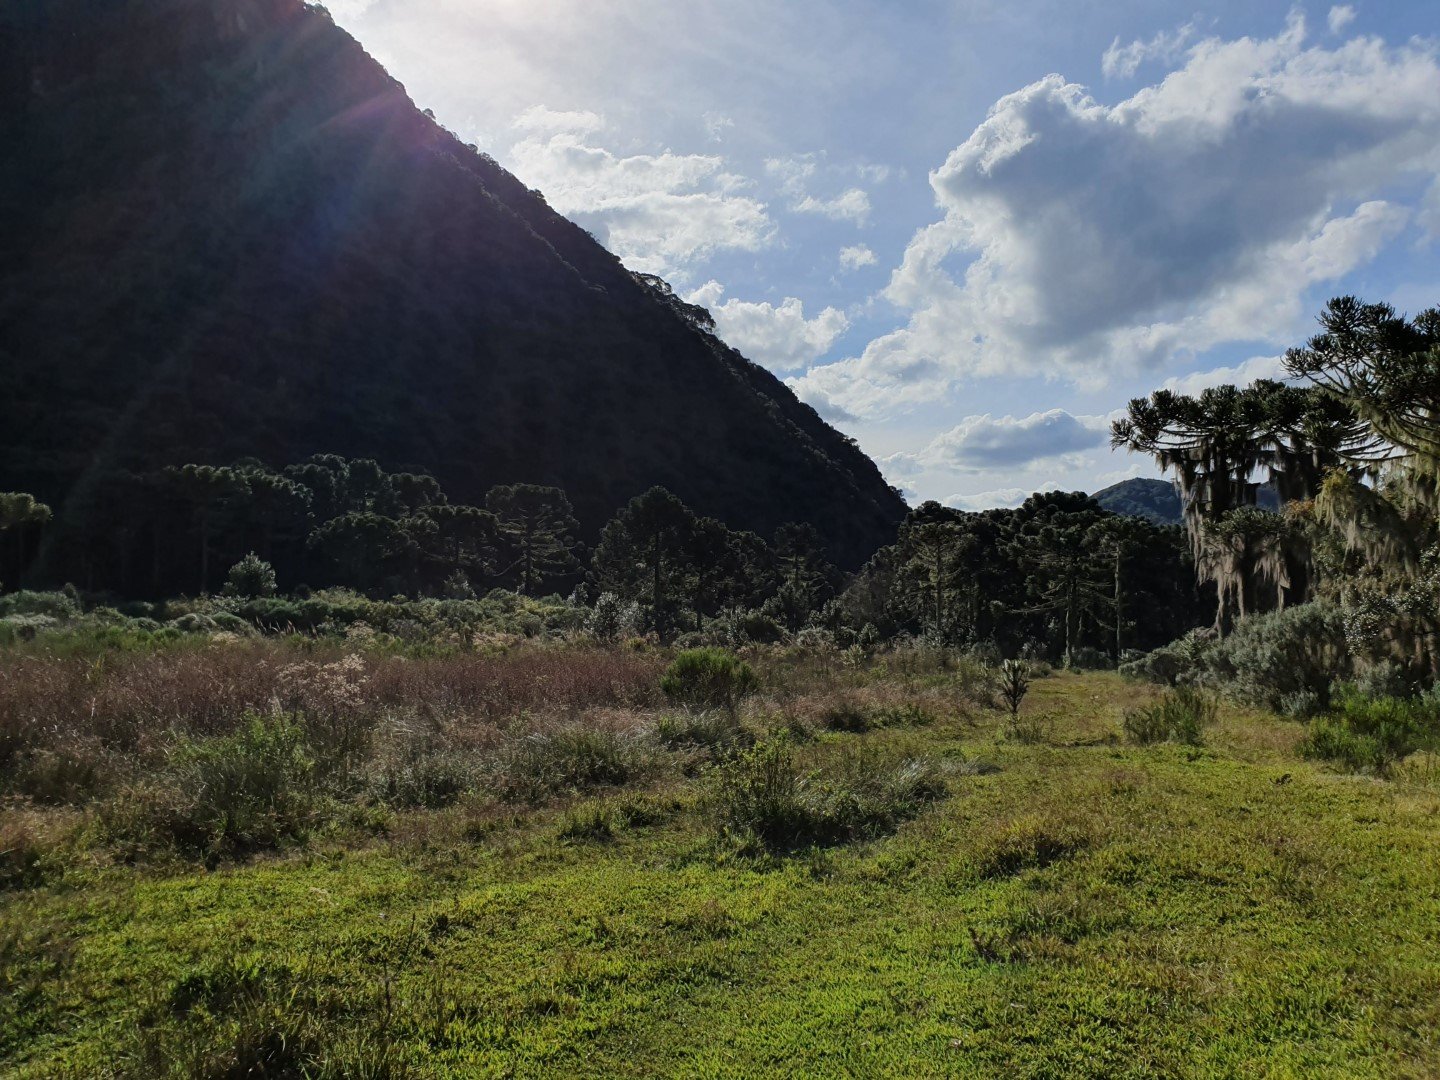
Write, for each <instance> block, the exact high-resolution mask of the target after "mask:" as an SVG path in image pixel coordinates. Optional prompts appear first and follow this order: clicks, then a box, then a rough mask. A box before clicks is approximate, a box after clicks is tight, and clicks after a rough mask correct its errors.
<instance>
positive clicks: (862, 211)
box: [790, 188, 870, 225]
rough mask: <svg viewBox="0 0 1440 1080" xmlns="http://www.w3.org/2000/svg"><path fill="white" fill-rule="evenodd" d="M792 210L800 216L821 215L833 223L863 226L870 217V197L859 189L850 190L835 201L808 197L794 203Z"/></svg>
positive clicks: (837, 196) (834, 199)
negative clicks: (848, 222) (846, 222)
mask: <svg viewBox="0 0 1440 1080" xmlns="http://www.w3.org/2000/svg"><path fill="white" fill-rule="evenodd" d="M790 209H792V210H794V211H795V212H796V213H800V214H819V215H821V216H822V217H827V218H829V219H830V220H831V221H853V222H854V223H855V224H857V225H863V224H865V222H866V220H867V219H868V218H869V217H870V196H869V195H868V194H866V193H865V192H864V191H861V190H860V189H859V188H850V189H849V190H848V191H843V192H841V193H840V194H839V195H836V196H835V197H834V198H833V199H817V198H816V197H815V196H813V195H806V196H805V197H804V198H803V199H801V200H799V201H798V202H796V203H793V204H792V205H791V207H790Z"/></svg>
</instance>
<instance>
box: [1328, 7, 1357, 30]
mask: <svg viewBox="0 0 1440 1080" xmlns="http://www.w3.org/2000/svg"><path fill="white" fill-rule="evenodd" d="M1354 21H1355V9H1354V8H1353V7H1352V6H1350V5H1349V4H1336V5H1335V6H1334V7H1332V8H1331V9H1330V17H1329V19H1328V20H1327V22H1328V23H1329V24H1330V33H1332V34H1339V33H1340V32H1341V31H1343V30H1344V29H1345V28H1346V27H1347V26H1349V25H1350V24H1351V23H1352V22H1354Z"/></svg>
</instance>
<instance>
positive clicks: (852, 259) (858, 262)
mask: <svg viewBox="0 0 1440 1080" xmlns="http://www.w3.org/2000/svg"><path fill="white" fill-rule="evenodd" d="M878 261H879V260H877V259H876V258H875V252H873V251H871V250H870V249H869V248H868V247H866V246H865V245H864V244H856V245H855V246H854V247H844V248H841V249H840V269H842V270H859V269H861V268H862V267H865V266H874V265H875V263H876V262H878Z"/></svg>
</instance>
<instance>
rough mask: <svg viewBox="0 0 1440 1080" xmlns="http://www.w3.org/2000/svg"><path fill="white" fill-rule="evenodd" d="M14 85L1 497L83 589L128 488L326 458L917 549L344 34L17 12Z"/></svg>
mask: <svg viewBox="0 0 1440 1080" xmlns="http://www.w3.org/2000/svg"><path fill="white" fill-rule="evenodd" d="M0 80H3V81H0V146H3V147H4V148H5V149H4V153H3V154H0V490H9V489H15V490H22V491H29V492H32V493H33V494H35V495H37V496H38V497H40V498H42V499H44V500H45V501H47V502H50V503H52V504H53V505H55V506H56V508H57V510H58V511H59V519H60V525H59V527H58V532H59V534H60V539H58V540H57V539H56V538H55V537H54V536H53V535H52V537H51V542H50V552H51V558H52V559H53V560H56V561H58V563H59V565H60V566H61V567H62V568H63V569H65V570H66V571H69V570H70V569H72V568H73V565H74V562H75V560H76V559H78V558H80V556H79V555H75V554H73V552H74V551H76V550H78V548H79V547H83V546H84V545H83V544H77V543H76V542H75V537H76V536H77V535H79V533H80V532H81V530H82V528H83V529H87V530H90V532H91V533H93V532H94V531H95V530H96V529H97V528H101V527H106V528H108V527H109V526H110V525H112V524H114V522H113V521H112V517H113V515H114V514H115V513H116V508H115V507H114V506H113V505H110V504H107V502H106V498H105V493H106V491H107V490H113V488H114V485H112V484H111V483H110V481H111V479H112V478H114V477H116V476H121V475H125V474H131V475H134V474H143V473H145V472H146V471H148V470H153V469H155V468H156V467H159V466H163V465H166V464H171V463H179V462H188V461H196V462H206V463H225V462H229V461H233V460H236V459H238V458H240V457H243V456H253V457H256V458H259V459H260V460H262V461H264V462H266V463H267V464H270V465H273V466H282V465H285V464H288V463H291V462H295V461H299V460H302V459H304V458H306V457H308V456H309V455H311V454H314V453H321V452H324V453H336V454H341V455H344V456H346V457H373V458H375V459H377V460H378V461H379V462H380V463H381V465H382V466H384V467H385V468H387V469H392V470H394V469H406V470H410V471H426V472H429V473H431V474H433V475H434V476H435V477H436V478H437V479H438V480H439V481H440V482H441V484H442V485H443V486H444V488H445V490H446V491H447V492H448V493H449V495H450V497H451V498H452V499H453V500H455V501H458V502H478V501H479V500H480V499H481V497H482V495H483V493H484V492H485V491H486V490H487V489H488V488H489V487H490V486H491V485H494V484H497V483H510V482H531V483H541V484H553V485H557V486H559V487H562V488H564V489H565V490H566V491H567V492H568V493H569V495H570V498H571V500H572V501H573V503H574V505H575V507H576V511H577V514H578V516H579V518H580V521H581V523H582V525H583V527H584V529H585V531H586V532H587V533H588V534H589V535H590V536H591V537H593V536H594V534H595V533H597V532H598V530H599V527H600V526H601V525H602V524H603V523H604V522H605V521H606V520H607V519H608V518H609V517H610V516H611V515H612V514H613V513H614V511H615V510H616V509H617V508H618V507H619V506H621V505H622V504H624V503H625V502H626V501H627V500H628V499H630V498H631V497H632V496H634V495H636V494H638V493H639V492H641V491H644V490H646V489H647V488H649V487H651V486H652V485H655V484H660V485H664V486H665V487H667V488H669V489H670V490H671V491H673V492H674V493H675V494H677V495H678V496H680V498H681V499H683V500H684V501H685V502H686V503H688V504H689V505H690V506H691V507H692V508H693V509H694V510H696V511H697V512H699V513H703V514H708V515H713V516H715V517H718V518H721V519H722V520H724V521H726V522H727V523H728V524H730V525H731V526H732V527H736V528H746V529H752V530H755V531H758V532H760V533H763V534H765V535H770V534H771V533H773V531H774V530H775V529H776V527H777V526H779V525H781V524H783V523H785V522H788V521H805V522H810V523H812V524H814V525H815V526H816V527H817V528H818V529H819V530H820V532H821V534H822V535H823V536H824V537H826V539H827V541H828V543H829V545H830V549H831V554H832V556H833V557H834V558H835V559H836V560H837V561H838V562H840V563H841V564H842V565H845V566H856V565H858V564H859V563H861V562H862V561H863V560H864V559H865V558H866V557H867V556H868V555H869V554H870V553H871V552H872V551H874V550H875V549H876V548H877V547H878V546H879V545H881V544H882V543H886V542H889V541H890V540H892V539H893V536H894V528H895V526H896V523H897V522H898V521H899V520H900V518H901V517H902V516H903V514H904V512H905V507H904V504H903V502H902V500H901V499H900V497H899V495H898V493H897V492H895V491H894V490H893V489H891V488H890V487H889V486H888V485H887V484H886V483H885V481H884V479H883V478H882V477H881V475H880V472H879V470H878V469H877V468H876V467H875V465H874V463H873V462H871V461H870V460H869V459H868V458H867V457H866V456H865V455H864V454H863V453H861V452H860V450H859V449H858V448H857V446H856V445H855V443H854V442H853V441H852V440H850V439H848V438H846V437H845V436H843V435H841V434H840V433H839V432H837V431H835V430H834V429H832V428H831V427H829V426H828V425H827V424H826V423H824V422H823V421H822V420H821V419H820V417H819V416H818V415H817V414H816V413H815V412H814V410H812V409H811V408H810V407H808V406H806V405H804V404H802V403H801V402H800V401H799V400H797V399H796V397H795V396H794V395H793V394H792V393H791V392H790V390H789V389H788V388H787V387H786V386H784V385H783V384H782V383H781V382H780V381H779V380H778V379H776V378H775V377H774V376H773V375H771V374H770V373H769V372H767V371H765V370H764V369H763V368H760V367H758V366H757V365H755V364H752V363H750V362H749V361H747V360H746V359H745V358H744V357H742V356H741V355H740V354H739V353H737V352H735V351H734V350H733V349H730V348H728V347H727V346H725V345H724V344H723V343H722V342H720V341H718V340H717V339H716V338H715V337H714V336H713V335H712V334H710V333H709V332H708V330H707V327H706V322H707V320H706V317H705V313H704V312H703V311H701V310H700V309H693V308H690V307H688V306H687V305H685V304H682V303H681V302H679V301H678V300H677V299H676V298H675V297H674V296H673V295H670V294H669V292H668V289H666V288H665V287H664V286H663V283H659V282H656V281H654V280H647V279H642V278H639V277H637V276H636V275H632V274H631V273H629V272H628V271H627V270H626V269H625V268H624V267H623V266H622V265H621V264H620V262H619V261H618V260H617V259H616V258H615V257H614V256H613V255H611V254H610V253H609V252H607V251H606V250H605V249H604V248H603V247H601V246H600V244H598V243H597V242H596V241H595V240H594V239H593V238H592V237H591V236H590V235H589V234H588V233H586V232H585V231H584V230H583V229H581V228H580V227H578V226H577V225H575V224H573V223H572V222H570V221H568V220H566V219H565V218H563V217H562V216H560V215H559V214H557V213H555V212H554V211H553V210H552V209H551V208H550V207H549V206H548V205H547V204H546V202H545V200H544V198H543V196H542V195H541V194H540V193H539V192H535V191H531V190H527V189H526V187H525V186H524V185H523V184H522V183H520V182H519V181H518V180H517V179H516V178H515V177H514V176H512V175H510V174H509V173H507V172H506V171H505V170H504V169H502V168H501V167H500V166H499V165H497V164H496V163H495V161H493V160H492V159H490V158H489V157H487V156H486V155H484V154H482V153H480V152H478V151H477V150H476V149H474V148H473V147H469V146H466V145H464V144H463V143H461V142H460V141H459V140H458V139H457V138H456V137H455V136H454V135H452V134H451V133H450V132H448V131H446V130H445V129H444V128H442V127H441V126H440V125H438V124H437V123H436V122H435V121H434V119H433V118H432V117H431V116H430V115H429V114H427V113H423V112H421V111H420V110H419V109H418V108H417V107H416V106H415V105H414V104H413V103H412V102H411V100H410V99H409V97H408V96H407V95H406V93H405V91H404V89H403V88H402V87H401V86H400V85H399V84H398V83H397V82H396V81H394V80H393V79H392V78H391V77H390V76H389V75H387V74H386V72H385V71H384V70H383V69H382V68H381V67H380V65H379V64H377V63H376V62H375V61H374V60H373V59H371V58H370V57H369V56H368V55H367V54H366V53H365V52H364V50H363V49H362V48H361V47H360V45H359V44H358V43H357V42H356V41H355V40H354V39H353V38H351V37H350V36H349V35H348V34H346V33H345V32H344V31H343V30H341V29H340V28H338V27H337V26H335V25H334V23H333V22H332V21H331V19H330V17H329V16H328V14H326V13H325V11H324V9H323V8H320V7H318V6H311V5H308V4H305V3H302V2H301V0H11V2H10V3H9V4H6V5H4V6H3V8H0ZM113 501H114V500H113V499H112V500H111V503H113ZM122 510H123V508H122ZM142 527H143V523H142ZM67 530H68V533H67ZM52 532H53V530H52ZM67 537H68V539H67ZM67 553H71V554H67ZM109 557H110V558H112V559H114V558H118V557H119V556H114V555H111V556H109ZM85 558H87V559H88V558H90V556H89V555H86V556H85ZM157 558H158V556H157ZM67 560H69V561H68V562H67ZM102 576H103V574H102Z"/></svg>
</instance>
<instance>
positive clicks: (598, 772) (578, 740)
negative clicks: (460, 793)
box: [499, 727, 660, 802]
mask: <svg viewBox="0 0 1440 1080" xmlns="http://www.w3.org/2000/svg"><path fill="white" fill-rule="evenodd" d="M659 764H660V763H659V761H658V760H657V758H656V755H655V752H654V749H653V747H651V746H647V745H646V743H645V742H644V740H642V739H641V738H640V737H639V736H636V735H632V734H622V733H620V732H615V731H605V730H601V729H596V728H582V727H571V728H562V729H560V730H559V731H552V732H547V733H536V734H533V735H527V736H526V737H524V738H522V739H517V740H516V741H515V742H514V744H513V745H512V746H511V747H510V748H509V751H508V752H507V753H506V754H504V755H502V757H501V759H500V761H499V766H500V777H499V779H500V789H501V794H502V795H503V796H504V797H506V798H508V799H513V800H520V801H526V802H539V801H541V800H543V799H546V798H550V797H553V796H556V795H562V794H574V793H579V792H583V791H586V790H589V789H592V788H597V787H619V786H620V785H622V784H632V783H636V782H637V781H640V780H643V779H647V778H649V777H650V776H652V775H654V773H655V772H657V771H658V769H659Z"/></svg>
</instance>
